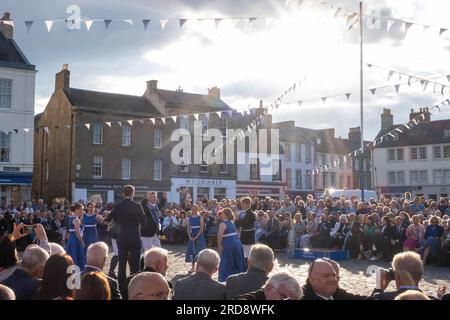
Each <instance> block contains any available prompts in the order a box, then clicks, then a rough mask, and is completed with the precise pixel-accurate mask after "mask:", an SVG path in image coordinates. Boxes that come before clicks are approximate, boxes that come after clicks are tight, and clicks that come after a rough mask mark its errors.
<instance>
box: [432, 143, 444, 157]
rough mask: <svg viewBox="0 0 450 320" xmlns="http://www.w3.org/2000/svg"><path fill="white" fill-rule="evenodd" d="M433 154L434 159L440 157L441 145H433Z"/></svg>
mask: <svg viewBox="0 0 450 320" xmlns="http://www.w3.org/2000/svg"><path fill="white" fill-rule="evenodd" d="M433 154H434V158H435V159H441V158H442V153H441V146H435V147H433Z"/></svg>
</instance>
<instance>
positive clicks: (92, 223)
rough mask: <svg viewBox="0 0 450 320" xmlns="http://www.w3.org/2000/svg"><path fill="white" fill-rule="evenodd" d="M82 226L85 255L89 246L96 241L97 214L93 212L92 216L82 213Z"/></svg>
mask: <svg viewBox="0 0 450 320" xmlns="http://www.w3.org/2000/svg"><path fill="white" fill-rule="evenodd" d="M83 228H84V229H83V241H84V246H85V247H84V255H86V253H87V249H88V248H89V246H90V245H91V244H93V243H96V242H98V234H97V216H96V215H95V214H94V215H92V216H88V215H87V214H85V215H83Z"/></svg>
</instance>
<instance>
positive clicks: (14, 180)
mask: <svg viewBox="0 0 450 320" xmlns="http://www.w3.org/2000/svg"><path fill="white" fill-rule="evenodd" d="M3 170H4V169H3ZM31 178H32V173H31V172H0V204H1V205H9V204H10V202H11V201H12V200H13V201H14V203H16V204H18V203H20V202H21V201H24V200H31V199H30V197H31Z"/></svg>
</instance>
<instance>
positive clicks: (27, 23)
mask: <svg viewBox="0 0 450 320" xmlns="http://www.w3.org/2000/svg"><path fill="white" fill-rule="evenodd" d="M33 23H34V21H32V20H29V21H25V26H26V27H27V30H28V33H30V30H31V26H32V25H33Z"/></svg>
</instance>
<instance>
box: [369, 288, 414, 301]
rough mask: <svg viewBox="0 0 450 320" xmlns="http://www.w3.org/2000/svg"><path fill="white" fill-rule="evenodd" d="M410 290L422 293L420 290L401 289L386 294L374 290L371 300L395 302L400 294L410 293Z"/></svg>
mask: <svg viewBox="0 0 450 320" xmlns="http://www.w3.org/2000/svg"><path fill="white" fill-rule="evenodd" d="M408 290H417V291H420V292H422V290H420V289H399V290H397V291H391V292H384V291H382V290H380V289H374V290H373V292H372V296H371V298H373V299H375V300H394V299H395V298H396V297H397V296H398V295H399V294H401V293H403V292H405V291H408Z"/></svg>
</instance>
